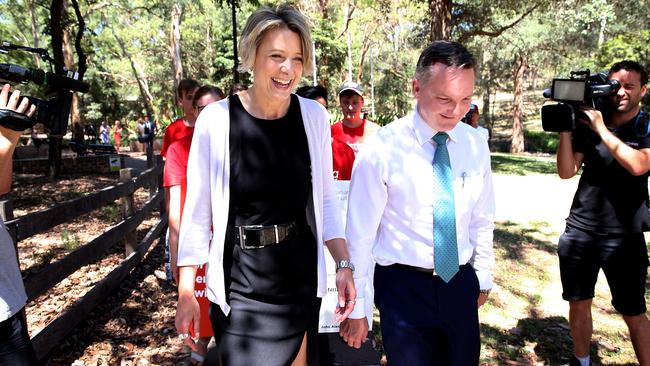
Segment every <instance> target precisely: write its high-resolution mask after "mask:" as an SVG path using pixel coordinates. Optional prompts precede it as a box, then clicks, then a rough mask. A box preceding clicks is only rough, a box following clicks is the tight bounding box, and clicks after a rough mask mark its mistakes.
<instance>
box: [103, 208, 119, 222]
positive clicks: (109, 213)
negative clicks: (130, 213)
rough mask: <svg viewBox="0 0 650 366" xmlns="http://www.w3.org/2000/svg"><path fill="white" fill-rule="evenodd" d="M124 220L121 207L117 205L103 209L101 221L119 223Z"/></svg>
mask: <svg viewBox="0 0 650 366" xmlns="http://www.w3.org/2000/svg"><path fill="white" fill-rule="evenodd" d="M121 218H122V214H121V212H120V207H119V206H118V205H116V204H112V205H107V206H104V207H102V209H101V219H102V220H103V221H107V222H113V223H114V222H118V221H120V220H121Z"/></svg>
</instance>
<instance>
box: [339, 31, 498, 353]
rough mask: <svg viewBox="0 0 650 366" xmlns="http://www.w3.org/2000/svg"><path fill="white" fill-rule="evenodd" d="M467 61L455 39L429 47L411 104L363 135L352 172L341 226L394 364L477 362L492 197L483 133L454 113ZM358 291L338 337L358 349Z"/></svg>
mask: <svg viewBox="0 0 650 366" xmlns="http://www.w3.org/2000/svg"><path fill="white" fill-rule="evenodd" d="M475 64H476V61H475V59H474V57H473V56H472V55H471V54H470V53H469V52H468V51H467V50H466V49H465V48H464V47H463V46H462V45H460V44H458V43H455V42H448V41H436V42H434V43H432V44H431V45H430V46H429V47H427V48H426V49H425V50H424V51H423V52H422V54H421V55H420V58H419V60H418V64H417V68H416V73H415V77H414V79H413V82H412V87H413V94H414V96H415V98H416V100H417V105H416V107H415V110H414V111H413V112H412V113H411V114H409V115H407V116H405V117H403V118H401V119H399V120H397V121H395V122H393V123H391V124H389V125H387V126H386V127H384V128H382V129H380V130H379V131H378V132H377V133H375V134H374V135H373V136H371V137H370V138H369V139H368V140H366V143H365V144H364V148H363V149H362V150H361V151H360V152H359V155H358V156H357V159H356V162H355V165H354V169H353V171H352V181H351V186H350V193H349V205H348V215H347V229H346V236H347V239H348V243H349V248H350V255H351V260H352V262H354V263H355V264H356V272H355V274H354V277H355V284H356V287H357V288H364V286H365V282H366V281H368V280H369V279H368V278H366V276H367V272H368V267H369V265H370V263H371V261H370V259H371V258H373V259H374V260H375V261H376V263H377V266H376V267H375V276H374V280H375V282H374V285H375V305H376V306H377V308H378V309H379V311H380V317H381V331H382V337H383V338H382V339H383V346H384V349H385V351H386V354H387V357H388V360H389V362H390V364H391V365H438V364H442V365H472V364H473V365H476V364H478V362H479V355H480V336H479V323H478V307H479V306H481V305H482V304H483V303H484V302H485V301H486V299H487V296H488V294H489V290H490V289H491V288H492V266H493V264H494V252H493V249H492V232H493V229H494V209H495V208H494V206H495V205H494V191H493V187H492V172H491V169H490V153H489V149H488V145H487V142H486V141H485V139H484V138H483V137H482V136H481V135H480V134H477V133H475V132H474V131H473V129H472V127H471V126H469V125H467V124H464V123H459V122H460V119H461V117H463V116H464V115H465V113H466V112H467V111H468V110H469V107H470V104H471V100H472V94H473V92H474V67H475ZM434 139H435V141H434ZM436 141H437V142H436ZM436 223H437V225H436ZM434 238H435V239H434ZM371 255H372V257H371ZM357 296H358V297H357V299H356V306H355V310H354V312H353V313H352V314H351V315H350V320H349V323H348V324H346V325H345V326H343V327H342V331H341V336H342V337H343V339H344V340H345V341H346V342H347V343H348V345H350V346H352V347H357V348H358V347H360V345H361V342H362V341H363V340H364V339H365V337H366V335H367V331H368V323H367V321H366V319H365V318H364V314H363V309H364V303H365V301H372V299H364V298H362V296H363V293H362V292H359V293H358V294H357Z"/></svg>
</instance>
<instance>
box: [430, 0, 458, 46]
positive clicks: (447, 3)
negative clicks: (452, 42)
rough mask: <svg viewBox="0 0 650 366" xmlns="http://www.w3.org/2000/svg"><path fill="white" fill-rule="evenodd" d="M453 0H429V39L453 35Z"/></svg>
mask: <svg viewBox="0 0 650 366" xmlns="http://www.w3.org/2000/svg"><path fill="white" fill-rule="evenodd" d="M452 5H453V3H452V2H451V0H429V19H430V21H431V23H430V33H429V41H431V42H433V41H435V40H439V39H449V36H450V35H451V9H452Z"/></svg>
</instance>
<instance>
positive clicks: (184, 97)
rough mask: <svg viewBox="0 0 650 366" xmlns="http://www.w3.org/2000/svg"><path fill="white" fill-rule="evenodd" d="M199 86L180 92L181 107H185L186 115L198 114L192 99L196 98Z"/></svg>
mask: <svg viewBox="0 0 650 366" xmlns="http://www.w3.org/2000/svg"><path fill="white" fill-rule="evenodd" d="M198 89H199V88H194V89H190V90H188V91H187V92H185V93H180V94H181V95H180V100H179V101H180V104H181V107H182V108H183V113H185V115H186V116H188V117H190V116H196V110H195V109H194V106H193V105H192V100H193V99H194V93H196V91H197V90H198Z"/></svg>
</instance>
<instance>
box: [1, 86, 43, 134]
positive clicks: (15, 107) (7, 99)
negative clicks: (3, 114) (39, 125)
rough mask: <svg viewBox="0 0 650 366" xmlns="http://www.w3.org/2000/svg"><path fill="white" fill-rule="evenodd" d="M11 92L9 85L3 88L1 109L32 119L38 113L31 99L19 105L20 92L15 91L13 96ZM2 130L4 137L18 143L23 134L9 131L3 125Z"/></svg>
mask: <svg viewBox="0 0 650 366" xmlns="http://www.w3.org/2000/svg"><path fill="white" fill-rule="evenodd" d="M10 90H11V86H10V85H9V84H5V85H3V86H2V90H0V109H6V110H9V111H10V112H15V113H19V114H23V115H25V116H27V117H30V118H31V117H32V116H33V115H34V113H35V112H36V106H35V105H30V104H29V99H27V98H23V100H22V101H21V102H20V104H18V101H19V100H20V90H14V91H13V93H11V95H10V94H9V92H10ZM0 128H2V134H3V136H4V137H6V138H8V139H10V140H12V142H16V141H18V137H20V135H21V134H22V130H20V131H17V130H15V129H9V128H6V127H5V126H3V125H0Z"/></svg>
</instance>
